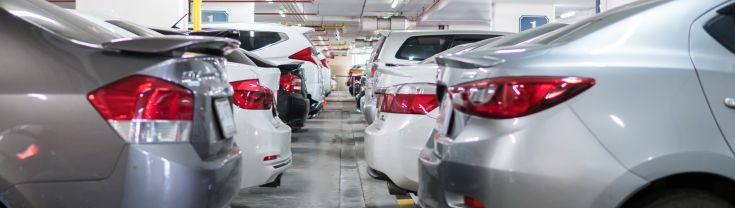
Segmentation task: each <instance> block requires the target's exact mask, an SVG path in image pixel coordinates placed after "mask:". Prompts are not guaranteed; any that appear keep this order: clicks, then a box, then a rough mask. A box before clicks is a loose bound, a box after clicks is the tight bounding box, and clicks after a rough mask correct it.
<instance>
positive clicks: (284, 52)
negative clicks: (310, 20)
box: [203, 23, 330, 118]
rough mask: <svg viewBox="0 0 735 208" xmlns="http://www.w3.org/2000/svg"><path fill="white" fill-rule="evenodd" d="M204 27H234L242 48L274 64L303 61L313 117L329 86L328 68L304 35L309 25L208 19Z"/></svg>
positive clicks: (311, 115)
mask: <svg viewBox="0 0 735 208" xmlns="http://www.w3.org/2000/svg"><path fill="white" fill-rule="evenodd" d="M203 27H204V28H213V29H220V28H227V29H237V30H240V33H241V34H243V35H241V36H240V42H242V43H243V44H242V45H241V46H240V47H241V48H242V49H245V50H247V51H250V52H253V53H255V54H257V55H259V56H261V57H263V58H266V59H268V60H271V61H273V62H275V63H277V64H288V63H292V62H294V61H303V62H304V65H303V68H304V73H303V74H304V76H305V77H304V81H305V85H306V92H307V97H308V98H309V100H310V102H309V103H310V108H309V109H310V111H309V116H310V118H314V117H316V116H317V115H318V114H319V112H321V110H322V106H323V103H324V98H325V97H326V94H327V92H329V89H325V87H324V86H328V85H329V83H327V84H324V81H328V80H329V78H326V79H325V78H324V76H327V75H326V74H327V73H330V72H329V69H324V68H323V67H321V61H320V59H319V58H318V55H319V51H317V50H316V49H314V45H312V43H311V42H310V41H309V39H308V38H307V37H306V33H309V32H311V31H313V30H314V29H312V28H306V27H296V26H284V25H280V24H264V23H254V24H248V23H211V24H205V25H203Z"/></svg>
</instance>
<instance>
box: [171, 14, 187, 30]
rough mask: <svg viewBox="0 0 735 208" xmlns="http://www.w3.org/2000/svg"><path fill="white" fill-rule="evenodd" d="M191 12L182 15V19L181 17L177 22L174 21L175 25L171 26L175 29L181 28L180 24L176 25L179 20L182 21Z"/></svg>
mask: <svg viewBox="0 0 735 208" xmlns="http://www.w3.org/2000/svg"><path fill="white" fill-rule="evenodd" d="M189 14H191V13H186V14H184V16H183V17H181V19H179V21H176V23H174V25H173V26H171V28H173V29H180V28H179V27H178V26H176V25H178V24H179V22H181V20H184V18H185V17H186V16H189Z"/></svg>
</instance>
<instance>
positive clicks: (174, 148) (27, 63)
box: [0, 0, 242, 207]
mask: <svg viewBox="0 0 735 208" xmlns="http://www.w3.org/2000/svg"><path fill="white" fill-rule="evenodd" d="M0 10H1V11H2V12H0V22H2V23H3V25H4V26H6V28H7V29H3V30H0V34H2V35H0V37H2V38H3V40H5V44H4V46H3V47H2V50H4V51H5V52H3V56H2V57H0V64H2V65H3V76H0V80H1V81H0V83H2V84H0V85H2V93H0V94H1V95H0V96H1V97H3V99H1V100H0V103H2V104H1V105H0V106H2V107H0V115H2V119H0V137H2V139H1V140H0V154H1V155H2V156H0V158H2V161H3V162H1V163H0V169H1V170H2V172H0V178H2V180H0V186H2V187H3V189H2V190H3V191H2V197H1V198H0V201H1V202H2V206H3V207H226V206H229V202H230V200H231V199H232V198H233V197H234V196H235V194H236V193H237V192H238V191H239V188H240V176H241V174H242V171H241V166H242V165H241V155H240V153H241V150H240V149H239V148H238V147H237V146H236V145H235V143H234V140H233V139H232V138H233V136H234V135H235V134H236V133H237V130H236V128H235V127H234V126H235V123H234V119H233V117H232V104H231V101H230V100H231V98H232V91H231V87H230V85H229V84H227V81H226V80H225V74H224V73H225V72H224V68H223V66H224V63H225V60H224V58H222V57H221V56H222V55H224V54H226V53H227V52H228V51H229V50H231V49H232V48H236V47H238V44H239V43H238V42H237V41H234V40H230V39H222V38H189V37H151V38H136V37H126V36H123V35H120V34H117V33H113V32H112V31H109V30H107V29H105V28H104V27H102V26H99V25H96V24H95V23H93V22H90V21H87V20H85V19H83V18H81V17H79V16H76V15H74V14H71V13H70V12H68V11H66V10H64V9H61V8H59V7H57V6H55V5H53V4H51V3H49V2H47V1H43V0H5V1H1V2H0ZM152 43H155V44H152Z"/></svg>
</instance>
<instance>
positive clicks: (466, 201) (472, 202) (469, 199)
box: [464, 196, 485, 208]
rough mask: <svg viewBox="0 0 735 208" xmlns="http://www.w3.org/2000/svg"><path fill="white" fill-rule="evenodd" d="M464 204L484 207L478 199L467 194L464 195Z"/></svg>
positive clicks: (476, 207)
mask: <svg viewBox="0 0 735 208" xmlns="http://www.w3.org/2000/svg"><path fill="white" fill-rule="evenodd" d="M464 205H465V206H466V207H469V208H485V205H483V204H482V202H481V201H480V200H478V199H475V198H472V197H469V196H464Z"/></svg>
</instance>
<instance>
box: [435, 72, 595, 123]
mask: <svg viewBox="0 0 735 208" xmlns="http://www.w3.org/2000/svg"><path fill="white" fill-rule="evenodd" d="M593 85H595V80H594V79H591V78H580V77H551V76H522V77H501V78H491V79H485V80H478V81H473V82H469V83H464V84H459V85H457V86H454V87H450V88H449V90H448V91H449V96H450V98H451V100H452V104H453V106H454V108H456V109H457V110H459V111H462V112H465V113H467V114H471V115H476V116H481V117H486V118H498V119H503V118H517V117H522V116H527V115H530V114H534V113H537V112H540V111H543V110H546V109H548V108H551V107H553V106H555V105H557V104H559V103H562V102H564V101H566V100H569V99H571V98H572V97H574V96H576V95H579V94H580V93H582V92H584V91H585V90H587V89H589V88H590V87H592V86H593Z"/></svg>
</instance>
